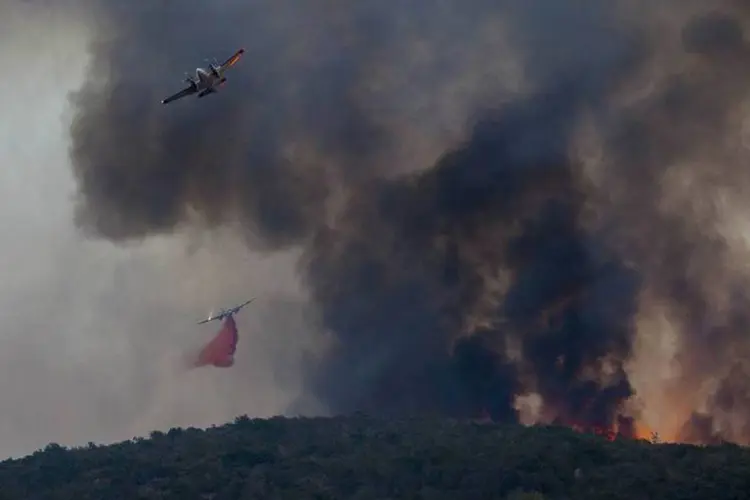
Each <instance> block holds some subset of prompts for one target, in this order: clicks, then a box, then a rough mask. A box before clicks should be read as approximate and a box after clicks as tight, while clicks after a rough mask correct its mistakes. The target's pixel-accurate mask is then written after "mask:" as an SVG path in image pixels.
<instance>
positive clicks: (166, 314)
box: [0, 5, 311, 456]
mask: <svg viewBox="0 0 750 500" xmlns="http://www.w3.org/2000/svg"><path fill="white" fill-rule="evenodd" d="M64 10H65V9H62V8H61V9H59V10H57V9H55V8H54V7H49V6H45V7H44V8H42V9H36V8H35V7H34V6H33V5H21V6H20V7H18V8H8V7H7V6H6V7H0V19H1V20H0V33H2V37H3V43H2V44H0V64H2V65H3V67H10V68H14V67H15V68H22V71H21V73H20V74H19V79H10V80H8V79H5V80H4V81H3V82H2V83H0V107H2V109H4V114H3V118H2V119H0V137H2V140H0V164H2V168H1V169H0V200H2V202H1V203H2V210H0V234H2V235H3V236H2V237H1V240H0V261H2V262H3V263H4V269H3V280H2V282H1V284H0V318H1V320H0V325H1V326H0V404H2V418H1V419H0V455H2V456H11V455H13V456H15V455H18V454H24V453H28V452H31V451H33V450H35V449H37V448H39V447H43V446H44V445H45V444H47V443H49V442H57V443H60V444H65V445H72V444H81V443H86V442H88V441H94V442H111V441H116V440H121V439H129V438H131V437H133V436H136V435H143V434H147V433H148V432H150V431H151V430H152V429H156V428H159V429H164V428H169V427H172V426H188V425H195V426H206V425H210V424H212V423H216V422H222V421H226V420H229V419H231V418H233V417H234V416H236V415H239V414H245V413H247V414H250V415H253V416H268V415H274V414H279V413H282V412H284V411H285V409H286V408H287V406H288V404H289V402H290V401H291V399H292V398H293V397H294V396H295V395H297V394H298V392H299V389H298V386H299V381H298V380H297V377H298V374H297V370H296V368H295V367H296V366H297V365H298V363H299V361H298V358H299V356H301V354H302V352H303V350H304V349H305V343H304V338H305V336H306V331H307V329H309V326H305V325H309V324H310V323H311V322H310V319H309V318H308V315H309V311H307V310H306V305H305V304H306V299H305V294H304V293H303V292H302V291H301V288H300V286H299V283H298V280H297V278H296V275H295V267H294V262H295V261H296V255H294V254H293V253H291V252H287V253H284V252H282V253H277V254H274V255H272V256H264V255H261V254H254V253H252V252H248V251H247V249H246V248H245V246H244V245H243V244H242V242H241V241H239V240H238V239H237V238H236V237H235V236H234V233H233V232H232V231H231V230H223V231H222V230H216V231H214V232H202V231H190V230H185V231H182V232H180V233H178V234H175V235H173V236H164V237H157V238H152V239H149V240H148V241H143V242H134V243H132V244H130V245H125V246H115V245H113V244H111V243H109V242H106V241H98V240H94V239H93V238H89V237H87V236H85V235H83V234H82V233H81V231H79V230H78V229H77V228H76V227H75V224H74V217H73V206H74V201H75V183H74V181H73V179H72V176H71V169H70V165H69V161H68V154H67V150H68V147H69V142H68V139H67V137H68V132H67V131H68V127H69V124H70V119H71V115H70V106H69V103H68V93H69V92H70V91H71V90H74V89H75V88H77V87H78V86H79V85H80V84H81V82H82V80H83V78H85V77H86V73H85V70H86V65H87V64H88V62H89V61H88V56H87V43H88V41H89V40H88V38H87V28H86V25H85V23H84V22H83V20H82V18H81V17H79V16H73V15H66V14H65V13H64V12H63V11H64ZM8 41H9V42H10V43H6V42H8ZM253 296H258V299H257V300H256V301H255V302H254V303H253V304H252V305H251V306H249V307H247V308H245V309H244V310H243V311H242V312H241V313H240V314H239V315H238V317H237V322H238V325H239V328H240V334H241V337H240V343H239V345H238V353H237V359H238V363H237V365H236V366H235V367H234V368H232V369H231V370H223V371H222V370H216V369H203V370H195V371H192V372H188V371H185V370H183V369H182V368H181V367H182V366H183V365H182V364H181V363H182V359H183V357H184V356H189V355H190V354H191V353H193V352H194V351H195V350H196V349H197V348H198V347H200V345H201V343H202V342H204V341H206V340H207V339H209V338H210V336H211V335H212V334H213V332H214V330H215V329H216V328H215V327H217V326H218V324H217V323H209V324H207V325H200V326H198V325H196V324H195V322H196V321H197V320H199V319H202V317H204V316H205V315H207V314H208V313H209V312H210V311H211V310H212V308H213V309H214V310H216V309H218V308H219V307H229V306H231V305H233V304H235V303H240V302H244V301H245V300H247V298H250V297H253ZM292 339H294V342H292Z"/></svg>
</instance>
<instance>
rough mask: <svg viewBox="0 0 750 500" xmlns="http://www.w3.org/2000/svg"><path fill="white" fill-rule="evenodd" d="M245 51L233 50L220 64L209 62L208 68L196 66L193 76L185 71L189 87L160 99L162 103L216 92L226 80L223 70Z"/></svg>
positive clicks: (237, 59) (229, 66) (232, 64)
mask: <svg viewBox="0 0 750 500" xmlns="http://www.w3.org/2000/svg"><path fill="white" fill-rule="evenodd" d="M244 53H245V49H240V50H238V51H237V52H235V53H234V54H233V55H232V57H230V58H229V59H227V60H226V61H224V62H223V63H221V64H214V63H210V64H209V65H208V69H205V68H196V70H195V78H193V77H191V76H190V75H189V74H187V73H185V81H186V82H188V83H189V84H190V86H189V87H187V88H184V89H182V90H180V91H179V92H177V93H176V94H174V95H171V96H169V97H167V98H166V99H163V100H162V101H161V103H162V104H169V103H170V102H172V101H176V100H177V99H182V98H183V97H186V96H189V95H192V94H195V93H198V97H205V96H207V95H208V94H213V93H215V92H218V90H217V89H218V88H219V87H220V86H221V85H223V84H224V82H226V81H227V78H226V77H225V76H224V72H225V71H226V70H227V69H229V68H231V67H232V66H234V65H235V64H237V61H239V60H240V57H242V54H244Z"/></svg>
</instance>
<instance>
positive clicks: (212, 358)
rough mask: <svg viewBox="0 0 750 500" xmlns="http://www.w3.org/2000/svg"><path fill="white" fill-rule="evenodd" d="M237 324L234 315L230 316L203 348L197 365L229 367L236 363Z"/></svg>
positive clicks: (196, 362)
mask: <svg viewBox="0 0 750 500" xmlns="http://www.w3.org/2000/svg"><path fill="white" fill-rule="evenodd" d="M238 340H239V335H238V334H237V325H236V324H235V322H234V317H232V316H228V317H227V318H226V319H225V320H224V323H223V324H222V326H221V329H220V330H219V331H218V332H217V333H216V336H214V338H213V339H212V340H211V341H210V342H209V343H208V344H206V345H205V346H204V347H203V349H201V351H200V353H199V354H198V359H197V360H196V361H195V366H196V367H199V366H208V365H212V366H217V367H219V368H228V367H230V366H232V365H233V364H234V352H235V351H236V350H237V341H238Z"/></svg>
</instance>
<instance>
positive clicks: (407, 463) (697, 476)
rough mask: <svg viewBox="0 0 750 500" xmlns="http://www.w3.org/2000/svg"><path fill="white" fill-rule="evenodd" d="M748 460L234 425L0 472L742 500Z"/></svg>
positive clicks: (475, 437)
mask: <svg viewBox="0 0 750 500" xmlns="http://www.w3.org/2000/svg"><path fill="white" fill-rule="evenodd" d="M748 492H750V450H748V449H745V448H742V447H739V446H736V445H733V444H723V445H717V446H707V447H698V446H691V445H682V444H652V443H649V442H646V441H635V440H627V439H618V440H615V441H612V442H610V441H608V440H606V439H604V438H602V437H598V436H594V435H590V434H582V433H578V432H575V431H573V430H570V429H567V428H562V427H522V426H517V425H501V424H479V423H475V422H459V421H451V420H445V419H429V418H414V419H402V420H381V419H375V418H370V417H367V416H364V415H354V416H349V417H336V418H294V419H287V418H281V417H278V418H272V419H249V418H247V417H240V418H237V419H236V420H235V421H234V422H233V423H229V424H226V425H223V426H217V427H212V428H210V429H207V430H199V429H192V428H189V429H172V430H170V431H169V432H166V433H163V432H157V431H155V432H152V433H151V436H150V437H149V438H135V439H133V440H130V441H126V442H122V443H117V444H112V445H106V446H96V445H93V444H89V445H88V446H87V447H83V448H73V449H67V448H64V447H62V446H59V445H56V444H50V445H48V446H47V447H45V448H44V449H43V450H40V451H37V452H36V453H34V454H32V455H29V456H27V457H24V458H21V459H14V460H6V461H4V462H2V463H0V499H2V500H10V499H13V500H15V499H24V500H41V499H60V500H62V499H76V500H86V499H91V500H104V499H106V500H118V499H128V500H132V499H175V500H176V499H180V500H190V499H211V500H228V499H256V498H257V499H261V498H263V499H295V500H302V499H308V498H309V499H356V500H366V499H397V498H408V499H424V500H432V499H435V500H437V499H441V500H442V499H446V500H447V499H460V500H470V499H516V500H520V499H576V500H582V499H604V498H606V499H623V500H625V499H627V500H631V499H643V500H645V499H657V498H658V499H660V500H668V499H681V500H697V499H706V500H719V499H725V500H730V499H738V500H739V499H744V498H748Z"/></svg>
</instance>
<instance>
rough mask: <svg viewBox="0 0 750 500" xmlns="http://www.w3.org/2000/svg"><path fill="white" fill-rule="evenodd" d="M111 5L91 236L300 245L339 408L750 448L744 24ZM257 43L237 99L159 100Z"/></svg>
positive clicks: (644, 17) (78, 135)
mask: <svg viewBox="0 0 750 500" xmlns="http://www.w3.org/2000/svg"><path fill="white" fill-rule="evenodd" d="M94 11H95V12H96V13H97V16H99V18H98V20H99V24H98V25H97V26H98V27H99V29H100V31H99V32H98V35H97V37H96V41H95V43H94V44H93V45H92V47H91V55H92V58H93V59H92V63H91V65H90V67H89V71H90V78H89V79H88V80H87V81H86V82H85V83H84V85H83V86H82V87H81V89H80V90H79V91H78V92H77V93H76V94H75V96H74V100H73V102H74V104H75V119H74V122H73V125H72V127H71V138H72V143H73V145H72V149H71V157H72V160H73V170H74V174H75V178H76V180H77V182H78V194H79V199H78V201H79V205H78V212H77V221H78V224H79V225H80V227H81V228H82V229H84V230H85V231H87V232H88V233H89V234H91V235H95V236H99V237H104V238H107V239H109V240H111V241H114V242H125V241H129V240H134V239H140V238H143V237H147V236H152V235H156V234H161V233H171V232H173V231H175V230H176V229H178V228H180V227H181V226H182V225H183V224H187V225H191V224H201V225H206V226H209V227H211V226H220V225H223V224H230V223H232V224H233V223H239V226H241V228H242V232H243V237H244V239H245V240H246V242H247V244H248V246H249V248H250V249H252V250H256V251H266V252H273V251H279V250H282V249H288V248H301V249H302V251H303V255H304V256H303V259H302V260H301V262H300V273H301V276H302V279H303V280H304V282H305V284H306V286H307V288H308V290H309V291H310V293H311V297H312V300H313V303H314V305H315V307H316V308H317V311H318V313H319V315H320V318H321V323H322V324H321V325H320V326H321V328H322V329H323V330H326V331H329V332H330V333H331V334H332V338H333V345H332V346H331V347H330V349H328V350H327V351H326V352H325V354H324V355H322V357H316V358H313V359H312V360H311V361H310V363H309V364H308V365H305V369H306V373H307V381H308V385H307V388H308V391H309V393H310V394H311V395H313V396H315V397H316V398H318V399H320V400H321V401H322V402H323V403H324V404H325V405H326V406H327V407H328V409H329V410H330V411H331V412H347V411H352V410H357V409H365V410H367V411H371V412H379V413H383V414H404V413H420V412H437V413H442V414H450V415H459V416H467V415H472V414H475V413H477V412H479V411H482V410H488V411H490V413H491V414H492V415H493V416H494V417H496V418H504V419H521V420H527V418H526V416H525V413H526V410H520V409H519V404H520V403H519V401H520V399H519V396H523V397H528V396H536V397H538V398H540V399H541V401H542V404H541V406H540V407H539V408H537V409H536V410H534V412H532V413H534V415H532V416H531V417H530V418H531V419H532V420H536V421H539V420H541V421H553V420H561V421H564V422H566V423H582V424H584V425H597V426H613V425H615V424H616V423H617V422H621V423H623V422H625V421H627V420H628V419H632V418H635V419H636V420H639V421H640V420H645V421H647V422H649V423H650V422H656V427H659V428H660V429H659V430H660V431H661V433H662V434H664V435H670V434H671V435H673V437H674V438H678V437H679V436H677V433H678V431H679V428H680V427H682V426H683V425H684V424H685V422H686V421H687V422H688V426H689V422H690V421H691V419H694V416H693V415H692V413H693V412H694V411H697V412H704V413H705V412H707V414H708V415H709V416H710V418H712V419H714V420H715V421H712V422H711V425H710V428H711V432H712V433H720V434H721V435H722V436H723V437H724V438H725V439H731V440H736V441H747V440H748V439H750V436H748V434H747V429H746V427H745V426H743V425H739V424H737V423H736V422H735V421H734V420H733V418H734V417H733V415H739V414H741V413H742V412H743V411H746V410H747V408H746V404H745V402H746V401H747V399H746V398H744V399H743V398H742V397H740V394H742V393H746V391H747V389H748V387H747V384H746V378H743V376H742V375H741V374H742V373H745V372H744V370H743V368H741V367H740V365H741V364H742V363H743V361H742V360H743V359H745V357H746V356H745V355H746V354H747V352H748V349H747V348H748V345H747V340H746V336H745V335H744V327H743V325H744V324H745V323H746V318H747V317H746V314H747V313H746V312H745V311H747V310H748V307H747V306H748V304H747V299H746V298H745V294H744V289H745V287H746V285H747V278H748V273H747V272H746V271H745V266H743V259H745V258H746V257H747V251H746V249H747V243H746V241H745V240H744V236H743V231H744V229H743V228H744V225H745V221H744V218H743V214H744V209H745V208H746V207H745V205H746V202H745V200H746V199H748V196H747V194H748V186H749V185H750V184H749V183H748V180H749V179H748V174H746V173H745V171H744V169H743V168H742V165H743V163H744V159H745V157H746V154H745V151H746V149H745V147H744V142H743V139H744V138H743V133H744V114H745V113H744V107H743V106H744V101H745V98H746V94H747V90H746V89H748V88H750V87H748V84H750V72H749V71H748V70H747V69H746V67H747V65H746V64H745V62H746V61H747V56H748V46H747V42H746V40H745V37H744V31H745V29H746V25H747V22H748V20H749V19H750V17H749V16H750V13H749V12H747V8H746V7H744V5H743V4H742V3H740V2H736V1H731V0H725V1H718V0H717V1H715V2H712V5H711V6H707V5H705V3H704V2H693V1H687V2H660V3H659V5H654V4H653V3H643V2H625V1H610V2H600V1H584V2H578V3H577V4H576V6H575V7H572V6H570V5H567V4H561V3H560V2H554V1H551V0H547V1H542V0H537V1H525V2H520V1H501V2H498V1H495V2H482V1H477V2H470V3H467V2H463V1H461V2H459V1H457V0H456V1H450V0H446V1H443V2H439V3H437V4H435V3H430V4H429V5H428V4H427V3H424V2H401V3H399V4H398V5H397V6H394V5H391V4H386V3H383V2H377V3H376V2H357V3H356V4H350V3H344V2H335V1H323V0H319V1H311V2H306V3H304V4H300V3H298V2H288V1H274V2H270V1H265V0H255V1H251V2H232V1H229V0H223V1H215V2H210V3H206V2H200V3H194V2H190V3H189V4H186V3H185V2H182V3H166V2H163V3H149V4H144V5H137V6H136V5H135V4H132V5H131V4H127V3H124V2H115V1H105V0H101V1H98V2H95V10H94ZM240 46H243V47H245V48H246V50H247V52H246V54H245V58H244V60H243V61H242V63H241V64H240V65H238V66H237V67H236V68H235V69H234V70H232V72H231V73H230V74H228V82H227V85H226V86H225V88H224V89H222V90H221V91H220V92H219V93H218V94H216V95H213V96H210V97H208V98H205V99H202V100H200V101H196V100H193V99H185V100H183V101H180V102H178V103H173V104H171V105H170V106H169V107H161V106H159V105H158V102H159V100H160V99H161V98H163V97H165V96H166V95H167V94H169V93H171V92H174V91H176V90H178V86H179V85H180V83H179V79H180V75H182V73H183V71H185V70H190V68H191V67H192V66H195V65H196V64H200V63H201V61H200V59H201V58H202V57H203V56H206V57H213V56H216V57H218V58H221V57H223V55H224V54H226V55H228V54H230V53H231V52H232V51H233V50H235V49H236V48H238V47H240ZM659 318H662V319H664V321H663V325H667V326H668V327H669V328H665V327H661V328H658V329H653V328H652V327H651V326H649V325H653V324H655V322H658V321H657V320H658V319H659ZM668 330H669V331H668ZM670 333H671V335H672V339H671V341H672V343H673V345H674V347H673V348H672V352H671V353H666V354H664V355H663V356H661V357H658V356H657V357H654V356H652V352H655V351H654V350H653V349H649V348H648V347H644V346H648V345H649V343H658V342H661V340H660V339H662V340H663V339H666V338H667V337H668V336H669V335H668V334H670ZM649 351H652V352H651V353H650V352H649ZM659 352H661V351H659ZM665 352H666V351H665ZM649 356H651V357H649ZM666 365H669V366H670V367H676V368H674V369H671V368H670V369H669V370H667V371H664V373H661V375H660V376H659V377H660V378H659V379H658V380H657V379H656V376H655V375H654V376H652V375H651V370H652V368H653V367H655V366H656V367H659V368H660V372H662V371H663V370H662V368H663V367H664V366H666ZM733 365H736V366H737V367H736V368H734V369H731V370H729V369H728V367H731V366H733ZM667 372H668V373H667ZM715 380H720V381H721V380H723V382H721V384H720V387H721V388H720V389H718V390H717V389H715V388H714V389H712V388H711V382H712V381H715ZM654 386H658V387H656V388H654ZM697 386H700V387H701V391H698V393H697V395H695V396H692V398H693V399H694V400H691V401H690V402H689V403H686V405H685V406H681V407H680V412H681V413H680V415H679V417H680V418H681V421H680V422H677V423H666V421H665V420H663V419H662V418H660V417H659V415H660V414H663V413H664V412H666V411H668V408H666V407H660V405H663V404H664V401H670V400H676V399H681V398H684V397H685V395H686V394H687V393H688V392H689V391H691V388H695V387H697ZM727 394H730V395H727ZM649 415H650V416H649ZM625 427H626V426H625V425H624V424H623V429H624V428H625ZM628 428H629V426H628ZM684 435H685V434H684V433H683V436H684ZM692 439H696V438H692ZM697 439H702V438H697Z"/></svg>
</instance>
